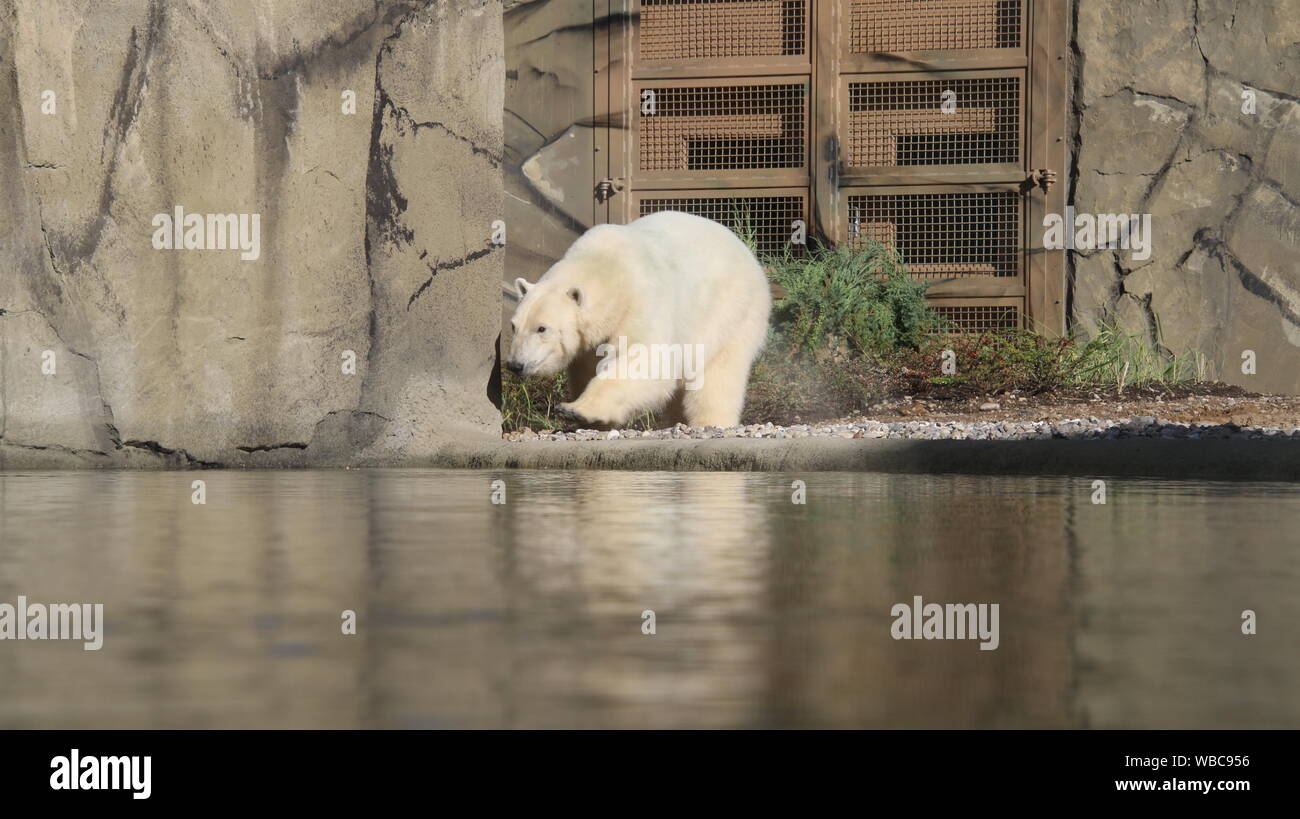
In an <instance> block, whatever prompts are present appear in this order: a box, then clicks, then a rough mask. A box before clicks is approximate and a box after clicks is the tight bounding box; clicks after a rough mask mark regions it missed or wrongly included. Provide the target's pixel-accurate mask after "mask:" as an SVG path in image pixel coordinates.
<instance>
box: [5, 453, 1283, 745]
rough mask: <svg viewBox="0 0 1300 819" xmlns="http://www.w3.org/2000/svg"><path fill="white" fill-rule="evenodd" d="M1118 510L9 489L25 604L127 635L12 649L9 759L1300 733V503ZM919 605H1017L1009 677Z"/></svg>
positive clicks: (409, 480)
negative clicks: (813, 737) (759, 733)
mask: <svg viewBox="0 0 1300 819" xmlns="http://www.w3.org/2000/svg"><path fill="white" fill-rule="evenodd" d="M498 478H499V479H502V480H504V481H505V483H506V492H507V500H508V502H507V503H506V504H505V505H501V506H494V505H493V504H492V503H491V502H490V493H491V487H490V482H491V481H492V480H494V479H498ZM196 479H202V480H204V481H206V484H207V488H206V491H207V504H206V505H202V506H199V505H194V504H192V503H191V502H190V496H191V492H192V491H193V490H192V489H191V481H193V480H196ZM796 479H799V480H803V481H805V482H806V483H807V497H808V503H807V504H806V505H803V506H800V505H794V504H792V503H791V502H790V496H791V491H792V490H791V482H792V481H794V480H796ZM1092 491H1093V490H1092V487H1091V482H1090V481H1082V480H1072V479H1048V478H1043V479H1032V478H1030V479H1026V478H1008V479H996V478H987V477H980V478H969V477H958V476H937V477H931V476H882V475H873V474H806V475H791V474H743V473H688V474H677V473H622V472H578V473H564V472H501V473H489V472H443V471H432V470H412V471H405V470H395V471H363V472H358V471H336V472H201V473H193V472H185V473H122V472H110V473H88V472H86V473H73V472H62V473H8V474H0V514H2V517H0V602H9V603H13V602H16V597H17V595H20V594H23V595H26V596H27V598H28V600H29V602H48V603H52V602H101V603H103V604H104V606H105V618H106V620H107V627H106V629H105V631H106V633H105V639H104V647H103V649H102V650H100V651H98V652H92V651H84V650H83V649H82V646H81V644H80V643H77V642H55V641H45V642H22V643H19V642H14V641H9V640H6V641H3V642H0V728H37V727H42V728H54V727H57V728H82V727H95V728H110V727H132V728H144V727H164V728H177V727H222V728H228V727H235V728H247V727H259V728H267V727H340V728H351V727H398V728H403V727H415V728H461V727H528V728H541V727H1095V728H1128V727H1250V728H1255V727H1266V728H1267V727H1287V728H1298V727H1300V693H1298V692H1300V653H1298V652H1297V647H1298V645H1300V643H1298V641H1297V635H1300V628H1297V623H1300V593H1297V592H1298V589H1300V548H1297V546H1298V543H1300V528H1298V527H1297V522H1298V521H1300V492H1298V491H1297V488H1296V487H1293V486H1289V485H1269V484H1215V483H1204V482H1139V481H1118V480H1115V481H1110V482H1109V483H1108V486H1107V503H1106V504H1105V505H1094V504H1093V503H1091V500H1090V498H1091V495H1092ZM918 594H919V595H921V596H922V597H923V598H924V599H925V601H927V602H939V603H950V602H951V603H958V602H960V603H966V602H971V603H998V604H999V607H1000V646H999V648H998V649H997V650H995V651H980V650H979V648H978V645H977V643H975V642H971V641H922V640H917V641H895V640H893V639H892V638H891V637H890V626H891V625H892V623H893V618H892V617H891V616H890V614H889V612H890V609H891V607H892V606H893V605H894V604H895V603H900V602H909V603H910V602H911V600H912V597H913V596H914V595H918ZM345 609H350V610H353V611H355V612H356V614H357V622H358V627H357V631H358V633H357V634H356V635H355V636H347V635H344V634H342V633H341V628H340V625H341V622H342V619H341V613H342V612H343V611H344V610H345ZM647 609H650V610H653V611H654V612H655V615H656V617H655V619H656V633H655V634H654V635H652V636H650V635H645V634H643V633H642V617H641V614H642V612H643V611H644V610H647ZM1245 609H1252V610H1254V611H1255V612H1256V614H1257V617H1258V634H1256V635H1254V636H1244V635H1243V634H1242V633H1241V613H1242V611H1243V610H1245Z"/></svg>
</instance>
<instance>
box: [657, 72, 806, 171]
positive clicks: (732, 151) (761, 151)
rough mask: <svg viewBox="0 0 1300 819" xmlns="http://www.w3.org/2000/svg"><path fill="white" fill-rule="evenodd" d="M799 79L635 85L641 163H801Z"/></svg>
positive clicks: (697, 166) (706, 167)
mask: <svg viewBox="0 0 1300 819" xmlns="http://www.w3.org/2000/svg"><path fill="white" fill-rule="evenodd" d="M807 96H808V95H807V86H806V84H805V83H803V82H797V83H782V84H764V85H694V84H691V85H687V84H676V85H672V86H664V85H657V86H654V87H645V88H641V89H639V90H638V98H639V100H640V104H641V107H640V109H639V110H640V115H639V119H638V125H639V134H638V137H639V140H640V147H639V157H638V164H639V167H640V169H641V170H642V171H652V172H653V171H661V172H663V171H744V170H761V169H781V168H803V167H805V166H806V165H807V151H806V148H805V134H806V133H807V129H808V125H807V119H808V118H807Z"/></svg>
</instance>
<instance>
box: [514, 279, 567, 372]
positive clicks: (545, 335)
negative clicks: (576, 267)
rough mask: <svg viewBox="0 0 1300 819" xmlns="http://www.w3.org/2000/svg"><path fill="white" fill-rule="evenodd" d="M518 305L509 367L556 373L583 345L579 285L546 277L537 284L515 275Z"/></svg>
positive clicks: (520, 370) (518, 370) (515, 370)
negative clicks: (516, 277) (561, 283)
mask: <svg viewBox="0 0 1300 819" xmlns="http://www.w3.org/2000/svg"><path fill="white" fill-rule="evenodd" d="M515 292H516V293H517V294H518V295H519V306H518V307H517V308H515V315H514V317H513V318H512V319H511V320H510V328H511V330H512V332H513V333H514V339H513V340H512V341H511V342H510V358H509V359H507V360H506V369H508V370H510V371H511V372H512V373H516V374H517V375H522V376H524V377H525V378H528V377H532V376H547V375H555V374H556V373H558V372H559V371H560V370H562V369H564V368H565V367H567V366H568V365H569V362H570V361H573V359H574V357H575V356H576V355H577V354H578V352H579V351H580V350H581V348H582V334H581V332H580V328H579V311H580V310H581V308H582V305H583V293H582V290H581V289H580V288H578V287H571V286H557V284H556V282H554V281H547V277H543V278H542V280H541V281H539V282H538V283H537V284H529V283H528V282H527V281H526V280H524V279H515Z"/></svg>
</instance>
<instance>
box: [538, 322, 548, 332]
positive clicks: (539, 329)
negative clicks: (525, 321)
mask: <svg viewBox="0 0 1300 819" xmlns="http://www.w3.org/2000/svg"><path fill="white" fill-rule="evenodd" d="M537 332H539V333H545V332H546V328H545V327H544V326H542V325H540V324H539V325H537Z"/></svg>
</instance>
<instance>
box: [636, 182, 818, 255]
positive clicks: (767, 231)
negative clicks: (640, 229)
mask: <svg viewBox="0 0 1300 819" xmlns="http://www.w3.org/2000/svg"><path fill="white" fill-rule="evenodd" d="M805 198H806V197H805V196H804V195H803V194H802V193H794V194H789V195H757V196H746V195H731V196H717V195H709V194H694V193H689V194H688V193H680V194H673V195H671V196H660V195H658V194H653V195H651V194H647V195H646V197H645V198H642V199H641V200H640V202H639V203H638V213H637V214H636V215H637V216H645V215H647V214H650V213H658V212H659V211H663V210H676V211H682V212H683V213H693V214H695V215H696V216H703V217H704V218H706V219H712V220H713V221H715V222H720V223H721V224H724V225H726V226H727V227H729V228H731V229H732V230H733V231H735V232H736V234H737V235H739V236H740V237H741V238H747V237H752V239H753V242H754V245H755V247H756V249H757V250H758V252H759V253H767V254H778V255H779V254H781V253H783V252H784V251H785V250H786V249H787V248H788V247H790V240H791V237H792V236H793V235H794V234H795V232H796V231H795V229H796V227H797V226H796V224H795V223H796V221H802V220H804V219H805V218H806V212H807V207H806V204H805Z"/></svg>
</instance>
